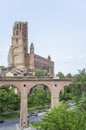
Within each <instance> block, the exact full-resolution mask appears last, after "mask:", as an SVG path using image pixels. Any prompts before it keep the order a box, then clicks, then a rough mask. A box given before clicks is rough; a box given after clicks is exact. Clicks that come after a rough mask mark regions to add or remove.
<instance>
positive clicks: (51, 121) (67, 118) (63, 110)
mask: <svg viewBox="0 0 86 130" xmlns="http://www.w3.org/2000/svg"><path fill="white" fill-rule="evenodd" d="M40 127H41V130H85V129H86V111H80V110H79V109H78V108H75V109H73V110H71V109H68V107H67V105H66V104H64V103H59V104H58V105H57V106H56V107H55V108H54V109H52V110H51V111H50V112H49V113H47V115H45V117H44V118H43V123H42V124H41V125H40Z"/></svg>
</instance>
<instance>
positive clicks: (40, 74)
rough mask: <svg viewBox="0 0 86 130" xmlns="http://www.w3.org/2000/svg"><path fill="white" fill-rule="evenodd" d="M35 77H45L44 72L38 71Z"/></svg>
mask: <svg viewBox="0 0 86 130" xmlns="http://www.w3.org/2000/svg"><path fill="white" fill-rule="evenodd" d="M35 76H36V77H42V76H45V73H44V72H43V71H36V72H35Z"/></svg>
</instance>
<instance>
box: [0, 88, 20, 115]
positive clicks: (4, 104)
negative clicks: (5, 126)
mask: <svg viewBox="0 0 86 130" xmlns="http://www.w3.org/2000/svg"><path fill="white" fill-rule="evenodd" d="M19 108H20V95H17V94H15V92H14V89H13V88H11V89H10V87H6V86H4V87H2V88H0V113H4V112H8V111H9V112H10V111H15V110H19Z"/></svg>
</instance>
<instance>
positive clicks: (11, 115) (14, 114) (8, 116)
mask: <svg viewBox="0 0 86 130" xmlns="http://www.w3.org/2000/svg"><path fill="white" fill-rule="evenodd" d="M18 117H19V112H10V113H6V114H1V115H0V118H1V119H4V120H7V119H13V118H18Z"/></svg>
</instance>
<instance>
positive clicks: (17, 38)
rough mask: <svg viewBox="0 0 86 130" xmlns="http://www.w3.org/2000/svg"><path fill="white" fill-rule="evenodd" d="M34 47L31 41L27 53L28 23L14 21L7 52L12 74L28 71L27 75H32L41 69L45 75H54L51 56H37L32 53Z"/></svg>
mask: <svg viewBox="0 0 86 130" xmlns="http://www.w3.org/2000/svg"><path fill="white" fill-rule="evenodd" d="M34 49H35V48H34V44H33V43H31V45H30V52H29V53H28V23H27V22H15V24H14V26H13V34H12V43H11V46H10V49H9V54H8V63H9V65H8V68H10V70H11V72H12V73H14V74H17V73H21V72H23V73H25V72H28V75H34V73H35V72H36V71H43V72H44V73H45V75H46V76H54V62H53V61H51V57H50V56H48V57H47V58H44V57H42V56H39V55H37V54H35V53H34ZM8 70H9V69H8Z"/></svg>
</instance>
